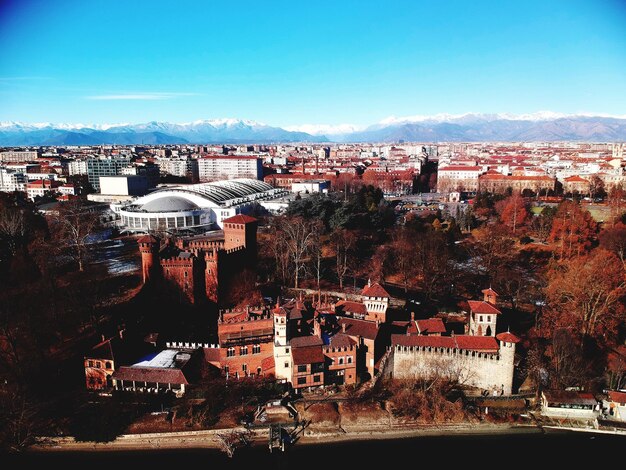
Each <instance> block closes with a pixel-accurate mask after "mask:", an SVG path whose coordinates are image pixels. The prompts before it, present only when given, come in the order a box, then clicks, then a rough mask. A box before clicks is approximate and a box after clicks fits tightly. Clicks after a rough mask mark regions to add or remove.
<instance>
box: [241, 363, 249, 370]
mask: <svg viewBox="0 0 626 470" xmlns="http://www.w3.org/2000/svg"><path fill="white" fill-rule="evenodd" d="M241 370H242V371H244V372H248V364H241Z"/></svg>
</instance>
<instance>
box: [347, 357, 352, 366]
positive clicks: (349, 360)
mask: <svg viewBox="0 0 626 470" xmlns="http://www.w3.org/2000/svg"><path fill="white" fill-rule="evenodd" d="M348 364H352V356H348Z"/></svg>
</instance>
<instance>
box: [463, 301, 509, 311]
mask: <svg viewBox="0 0 626 470" xmlns="http://www.w3.org/2000/svg"><path fill="white" fill-rule="evenodd" d="M467 303H468V304H469V308H470V311H471V312H472V313H483V314H488V315H499V314H500V313H502V312H500V310H498V309H497V308H495V307H494V306H493V305H491V304H490V303H489V302H485V301H483V300H468V301H467Z"/></svg>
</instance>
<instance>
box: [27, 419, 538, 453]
mask: <svg viewBox="0 0 626 470" xmlns="http://www.w3.org/2000/svg"><path fill="white" fill-rule="evenodd" d="M245 431H246V429H245V428H243V427H239V428H231V429H216V430H205V431H189V432H174V433H145V434H124V435H121V436H118V437H117V438H116V439H115V440H114V441H111V442H78V441H76V440H75V439H74V438H72V437H54V438H42V439H41V440H40V442H38V443H37V444H35V445H33V446H31V447H30V448H29V451H31V452H58V451H61V452H77V451H85V452H94V451H140V450H156V449H169V450H172V449H216V450H218V449H221V445H220V441H219V438H218V435H220V434H221V435H226V434H229V433H232V432H245ZM542 432H543V431H542V429H541V428H540V427H537V426H534V425H525V424H524V425H520V424H513V425H511V424H492V423H485V424H475V423H471V424H470V423H468V424H454V425H419V426H406V427H404V428H398V427H395V426H394V427H393V428H382V427H377V428H376V429H371V428H366V427H351V429H350V430H345V429H339V430H330V429H329V430H327V431H324V430H315V431H310V430H305V431H304V432H303V433H301V434H300V435H298V436H297V438H296V441H295V442H296V443H295V445H298V446H299V445H315V444H330V443H339V442H351V441H366V440H387V439H389V440H396V439H405V438H416V437H422V436H423V437H427V436H446V435H455V436H461V435H504V434H518V433H520V434H521V433H525V434H529V433H542ZM267 440H268V432H267V429H258V430H255V431H254V432H253V434H252V436H251V444H252V445H253V446H265V445H267Z"/></svg>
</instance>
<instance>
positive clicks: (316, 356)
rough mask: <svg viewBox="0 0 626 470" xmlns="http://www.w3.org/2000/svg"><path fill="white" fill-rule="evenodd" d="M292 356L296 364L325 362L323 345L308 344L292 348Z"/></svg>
mask: <svg viewBox="0 0 626 470" xmlns="http://www.w3.org/2000/svg"><path fill="white" fill-rule="evenodd" d="M291 357H292V358H293V363H294V365H296V366H297V365H302V364H316V363H319V362H324V353H322V346H321V345H320V346H306V347H303V348H293V347H292V348H291Z"/></svg>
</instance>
